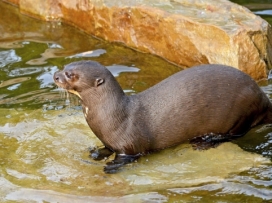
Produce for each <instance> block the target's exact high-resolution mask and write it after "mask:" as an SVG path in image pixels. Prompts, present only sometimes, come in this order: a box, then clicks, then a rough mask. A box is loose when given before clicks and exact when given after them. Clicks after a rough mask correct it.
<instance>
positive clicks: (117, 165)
mask: <svg viewBox="0 0 272 203" xmlns="http://www.w3.org/2000/svg"><path fill="white" fill-rule="evenodd" d="M140 156H141V155H139V154H137V155H126V154H117V155H116V156H115V159H114V160H112V161H110V162H108V163H107V165H106V166H105V167H104V172H105V173H109V174H112V173H117V172H118V171H119V170H120V169H121V167H122V166H124V165H125V164H129V163H132V162H134V161H136V160H137V159H138V158H139V157H140Z"/></svg>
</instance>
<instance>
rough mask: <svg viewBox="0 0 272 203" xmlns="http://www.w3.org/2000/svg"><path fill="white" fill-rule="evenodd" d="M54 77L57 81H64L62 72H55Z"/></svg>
mask: <svg viewBox="0 0 272 203" xmlns="http://www.w3.org/2000/svg"><path fill="white" fill-rule="evenodd" d="M53 78H54V81H55V82H58V83H62V81H61V77H60V73H59V72H55V74H54V76H53Z"/></svg>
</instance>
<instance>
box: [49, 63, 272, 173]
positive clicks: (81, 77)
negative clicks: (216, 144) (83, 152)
mask: <svg viewBox="0 0 272 203" xmlns="http://www.w3.org/2000/svg"><path fill="white" fill-rule="evenodd" d="M54 79H55V82H56V84H57V85H58V86H59V87H62V88H65V89H66V90H68V91H70V92H72V93H76V94H77V95H78V96H79V97H80V99H81V100H82V107H83V111H84V115H86V121H87V123H88V124H89V126H90V128H91V129H92V131H93V132H94V134H95V135H96V136H97V137H98V138H99V139H100V140H101V141H102V143H103V144H104V145H105V149H106V151H109V152H115V153H116V154H117V156H116V159H115V160H113V162H110V163H109V164H108V165H107V166H106V167H105V170H106V172H108V173H111V172H116V171H117V170H118V168H119V167H120V166H122V165H124V164H126V163H130V162H132V161H133V160H135V159H137V158H138V157H139V156H140V155H143V154H146V153H149V152H152V151H157V150H161V149H164V148H167V147H170V146H174V145H177V144H179V143H182V142H184V141H188V140H192V139H193V138H196V137H201V136H203V135H212V137H214V138H213V139H214V140H216V137H218V139H220V136H221V137H222V135H223V137H224V139H228V138H231V137H233V136H240V135H243V134H245V133H246V132H247V131H248V130H249V129H250V128H251V127H253V126H256V125H258V124H263V123H271V121H272V116H271V115H272V114H271V112H272V111H271V109H272V106H271V103H270V101H269V99H268V98H267V96H266V95H265V94H264V93H263V91H262V90H261V89H260V88H259V87H258V85H257V84H256V82H255V81H254V80H253V79H252V78H250V77H249V76H248V75H246V74H245V73H243V72H241V71H239V70H237V69H235V68H232V67H228V66H224V65H200V66H196V67H193V68H189V69H186V70H183V71H181V72H178V73H176V74H174V75H172V76H170V77H168V78H166V79H165V80H163V81H162V82H160V83H158V84H157V85H155V86H153V87H151V88H149V89H147V90H145V91H143V92H141V93H139V94H136V95H132V96H127V95H125V94H124V92H123V90H122V89H121V87H120V85H119V84H118V83H117V81H116V79H115V78H114V77H113V75H112V74H111V73H110V71H108V70H107V69H106V68H105V67H104V66H102V65H100V64H99V63H97V62H93V61H81V62H74V63H71V64H69V65H67V66H66V67H65V69H64V70H63V71H61V72H57V73H55V75H54ZM103 150H104V149H101V150H100V151H99V150H98V151H96V153H98V154H99V153H101V155H100V154H99V156H100V158H101V157H103ZM104 152H105V150H104ZM109 154H110V153H106V154H105V157H107V156H109ZM128 155H129V156H128ZM126 156H127V157H126ZM131 157H135V159H133V158H131ZM126 158H127V159H126ZM112 166H113V167H112ZM114 166H116V167H115V168H114ZM107 169H108V170H107Z"/></svg>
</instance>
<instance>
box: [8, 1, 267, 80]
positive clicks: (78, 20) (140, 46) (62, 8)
mask: <svg viewBox="0 0 272 203" xmlns="http://www.w3.org/2000/svg"><path fill="white" fill-rule="evenodd" d="M5 1H10V2H13V3H14V2H16V1H15V0H5ZM18 4H20V5H19V7H20V9H21V11H22V12H25V13H27V14H31V15H33V16H36V17H40V18H43V19H46V20H59V19H61V20H62V21H64V22H67V23H69V24H72V25H74V26H76V27H78V28H80V29H82V30H84V31H86V32H87V33H89V34H92V35H95V36H97V37H100V38H103V39H106V40H108V41H114V42H121V43H124V44H125V45H127V46H129V47H132V48H135V49H137V50H139V51H144V52H148V53H152V54H155V55H158V56H161V57H163V58H165V59H166V60H169V61H171V62H173V63H176V64H178V65H185V66H188V67H189V66H193V65H196V64H202V63H220V64H226V65H231V66H234V67H236V68H239V69H240V70H242V71H244V72H246V73H248V74H250V75H251V76H252V77H253V78H254V79H256V80H259V79H263V78H266V77H267V72H268V69H270V68H271V64H272V63H271V61H272V48H271V47H272V39H271V38H272V37H271V26H270V25H269V24H268V23H267V22H266V21H265V20H263V19H262V18H260V17H258V16H256V15H254V14H253V13H251V12H250V11H249V10H248V9H246V8H244V7H242V6H239V5H237V4H234V3H231V2H229V1H227V0H207V1H205V2H203V1H201V0H175V1H170V0H140V1H132V0H130V1H128V0H88V1H86V0H50V1H44V0H37V1H35V4H34V3H33V1H31V0H20V2H18Z"/></svg>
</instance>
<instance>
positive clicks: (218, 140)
mask: <svg viewBox="0 0 272 203" xmlns="http://www.w3.org/2000/svg"><path fill="white" fill-rule="evenodd" d="M243 135H244V134H241V135H229V134H226V135H221V134H219V135H215V134H213V133H211V134H207V135H204V136H200V137H195V138H193V139H191V140H190V144H191V145H192V147H193V149H195V150H207V149H210V148H215V147H218V146H219V145H220V144H222V143H224V142H228V141H231V140H232V139H235V138H238V137H241V136H243Z"/></svg>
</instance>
